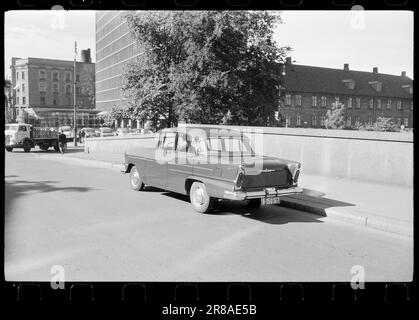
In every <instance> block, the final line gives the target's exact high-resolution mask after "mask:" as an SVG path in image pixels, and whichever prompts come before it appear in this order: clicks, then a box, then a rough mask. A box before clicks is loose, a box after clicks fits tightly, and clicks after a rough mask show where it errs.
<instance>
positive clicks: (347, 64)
mask: <svg viewBox="0 0 419 320" xmlns="http://www.w3.org/2000/svg"><path fill="white" fill-rule="evenodd" d="M343 70H345V71H349V63H345V64H344V65H343Z"/></svg>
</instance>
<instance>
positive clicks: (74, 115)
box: [73, 41, 77, 147]
mask: <svg viewBox="0 0 419 320" xmlns="http://www.w3.org/2000/svg"><path fill="white" fill-rule="evenodd" d="M76 57H77V42H76V41H74V67H73V80H74V82H73V84H74V85H73V98H74V109H73V118H74V119H73V123H74V146H75V147H77V134H76V133H77V122H76Z"/></svg>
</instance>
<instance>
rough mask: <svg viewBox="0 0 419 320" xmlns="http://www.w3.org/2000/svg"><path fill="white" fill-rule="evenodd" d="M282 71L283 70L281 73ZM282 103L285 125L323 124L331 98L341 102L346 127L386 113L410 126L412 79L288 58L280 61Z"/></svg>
mask: <svg viewBox="0 0 419 320" xmlns="http://www.w3.org/2000/svg"><path fill="white" fill-rule="evenodd" d="M284 73H285V74H284ZM283 76H284V86H285V90H286V94H285V99H284V104H283V105H281V107H280V112H281V114H282V116H283V117H284V118H285V119H286V123H287V126H289V127H314V128H316V127H319V128H321V127H324V120H325V116H326V112H327V110H328V109H330V108H331V107H332V104H333V103H334V102H335V101H339V102H340V103H342V104H344V106H345V109H346V110H345V114H346V127H353V126H354V125H355V123H356V122H357V121H358V122H361V123H365V124H372V123H374V122H375V120H376V118H377V117H379V116H384V117H389V118H392V120H393V121H394V122H395V123H396V124H398V125H401V124H403V125H404V126H405V127H406V128H412V127H413V81H412V79H410V78H409V77H407V76H406V72H402V73H401V74H400V75H389V74H382V73H379V72H378V68H376V67H375V68H373V70H372V72H364V71H352V70H350V69H349V65H348V64H344V67H343V68H342V69H330V68H322V67H313V66H304V65H296V64H292V63H291V58H288V59H287V62H286V63H285V64H284V65H283Z"/></svg>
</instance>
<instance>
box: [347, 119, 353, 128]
mask: <svg viewBox="0 0 419 320" xmlns="http://www.w3.org/2000/svg"><path fill="white" fill-rule="evenodd" d="M351 125H352V118H351V117H347V118H346V126H347V127H350V126H351Z"/></svg>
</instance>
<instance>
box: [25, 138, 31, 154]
mask: <svg viewBox="0 0 419 320" xmlns="http://www.w3.org/2000/svg"><path fill="white" fill-rule="evenodd" d="M31 149H32V145H31V143H30V142H29V141H28V140H26V141H25V142H23V151H25V152H30V151H31Z"/></svg>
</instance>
